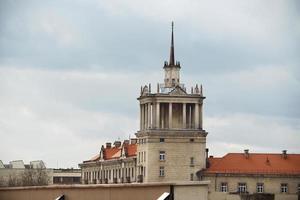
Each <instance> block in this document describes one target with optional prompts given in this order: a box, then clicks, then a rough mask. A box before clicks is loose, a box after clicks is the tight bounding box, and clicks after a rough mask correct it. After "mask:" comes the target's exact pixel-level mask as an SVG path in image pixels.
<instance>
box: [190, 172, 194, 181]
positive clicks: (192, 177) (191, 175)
mask: <svg viewBox="0 0 300 200" xmlns="http://www.w3.org/2000/svg"><path fill="white" fill-rule="evenodd" d="M190 180H191V181H193V180H194V174H193V173H191V174H190Z"/></svg>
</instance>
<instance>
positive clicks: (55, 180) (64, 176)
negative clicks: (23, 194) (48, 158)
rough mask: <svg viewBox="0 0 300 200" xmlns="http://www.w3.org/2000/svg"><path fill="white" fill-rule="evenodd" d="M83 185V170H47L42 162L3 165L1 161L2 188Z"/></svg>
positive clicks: (0, 180) (19, 162)
mask: <svg viewBox="0 0 300 200" xmlns="http://www.w3.org/2000/svg"><path fill="white" fill-rule="evenodd" d="M51 184H81V169H51V168H46V166H45V164H44V162H43V161H42V160H37V161H31V162H30V163H29V164H24V162H23V160H16V161H10V162H9V164H3V162H2V161H1V160H0V187H7V186H10V187H13V186H38V185H51Z"/></svg>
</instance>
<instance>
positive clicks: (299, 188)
mask: <svg viewBox="0 0 300 200" xmlns="http://www.w3.org/2000/svg"><path fill="white" fill-rule="evenodd" d="M298 194H300V183H299V184H298Z"/></svg>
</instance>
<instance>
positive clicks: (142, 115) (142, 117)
mask: <svg viewBox="0 0 300 200" xmlns="http://www.w3.org/2000/svg"><path fill="white" fill-rule="evenodd" d="M144 117H145V116H144V105H143V104H141V130H144V120H145V119H144Z"/></svg>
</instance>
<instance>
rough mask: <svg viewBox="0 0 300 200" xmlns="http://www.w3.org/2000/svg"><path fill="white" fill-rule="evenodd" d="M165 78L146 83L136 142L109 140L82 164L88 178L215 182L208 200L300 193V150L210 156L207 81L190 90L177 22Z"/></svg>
mask: <svg viewBox="0 0 300 200" xmlns="http://www.w3.org/2000/svg"><path fill="white" fill-rule="evenodd" d="M163 69H164V82H163V83H161V84H157V85H156V86H155V87H151V84H149V85H145V86H142V87H141V91H140V96H139V97H138V98H137V99H138V101H139V106H140V128H139V130H138V131H137V133H136V134H135V135H136V138H135V139H132V141H131V142H129V141H124V142H123V144H121V142H119V141H116V142H115V143H114V146H113V147H112V146H111V143H107V144H106V147H104V146H102V148H101V150H100V152H99V154H97V155H96V156H95V157H93V158H92V159H90V160H87V161H84V162H83V163H81V164H79V166H80V167H81V168H82V181H83V183H86V184H90V183H131V182H140V183H153V182H156V183H157V182H158V183H159V182H160V183H162V182H165V183H166V182H172V183H176V182H182V181H209V182H210V184H209V185H208V199H211V200H222V199H228V200H230V199H232V200H234V199H270V200H271V199H276V200H281V199H293V200H296V199H298V198H299V194H300V154H287V152H286V151H283V153H282V154H270V153H267V154H252V153H251V154H250V153H249V151H248V150H246V151H245V152H244V153H242V154H233V153H229V154H227V155H226V156H224V157H222V158H214V157H208V149H207V148H206V136H207V132H206V131H205V130H204V129H203V123H202V122H203V103H204V99H205V97H204V95H203V89H202V85H200V86H198V84H196V85H195V87H192V88H191V90H190V91H189V92H188V91H187V89H186V87H185V85H184V84H182V82H181V81H180V70H181V65H180V62H178V61H175V53H174V33H173V24H172V33H171V48H170V58H169V61H168V62H165V63H164V67H163Z"/></svg>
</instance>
